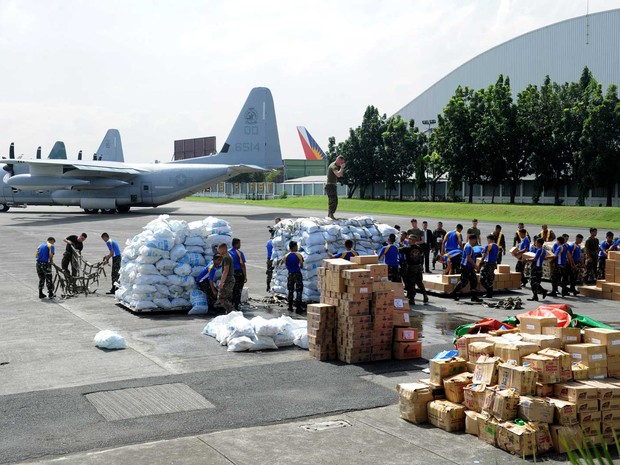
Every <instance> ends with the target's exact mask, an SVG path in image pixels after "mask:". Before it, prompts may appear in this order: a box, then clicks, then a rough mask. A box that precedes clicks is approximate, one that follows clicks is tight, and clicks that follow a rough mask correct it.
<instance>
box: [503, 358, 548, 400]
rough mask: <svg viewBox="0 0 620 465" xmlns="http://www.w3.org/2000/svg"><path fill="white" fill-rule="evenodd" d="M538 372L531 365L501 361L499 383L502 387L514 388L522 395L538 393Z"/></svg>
mask: <svg viewBox="0 0 620 465" xmlns="http://www.w3.org/2000/svg"><path fill="white" fill-rule="evenodd" d="M537 379H538V373H537V372H536V371H535V370H534V369H533V368H531V367H524V366H519V365H513V364H510V363H501V364H500V365H499V369H498V377H497V384H498V386H499V387H500V388H502V389H510V388H512V389H514V390H515V391H517V393H519V394H520V395H530V394H535V393H536V380H537Z"/></svg>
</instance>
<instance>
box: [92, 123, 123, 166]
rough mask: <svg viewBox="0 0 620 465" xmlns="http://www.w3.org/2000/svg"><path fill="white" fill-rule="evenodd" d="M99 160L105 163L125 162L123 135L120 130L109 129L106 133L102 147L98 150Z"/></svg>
mask: <svg viewBox="0 0 620 465" xmlns="http://www.w3.org/2000/svg"><path fill="white" fill-rule="evenodd" d="M97 158H98V159H99V160H103V161H118V162H124V161H125V157H124V156H123V144H122V143H121V134H120V132H118V129H108V132H106V133H105V136H104V137H103V140H102V141H101V145H100V146H99V149H97Z"/></svg>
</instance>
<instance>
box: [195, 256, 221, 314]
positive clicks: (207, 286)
mask: <svg viewBox="0 0 620 465" xmlns="http://www.w3.org/2000/svg"><path fill="white" fill-rule="evenodd" d="M221 263H222V256H221V255H220V254H219V253H216V254H215V255H213V260H211V261H210V262H209V263H208V264H207V266H205V267H204V268H203V270H202V271H201V272H200V274H199V275H198V277H197V278H196V282H197V283H198V287H199V288H200V290H201V291H202V292H204V293H205V294H206V295H207V303H208V305H209V312H214V311H215V302H217V286H216V284H217V272H218V271H219V270H221V268H222V267H221V266H220V264H221Z"/></svg>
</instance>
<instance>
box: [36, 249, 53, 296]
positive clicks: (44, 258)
mask: <svg viewBox="0 0 620 465" xmlns="http://www.w3.org/2000/svg"><path fill="white" fill-rule="evenodd" d="M55 243H56V239H54V238H53V237H48V238H47V242H43V243H42V244H41V245H40V246H39V247H38V248H37V253H36V255H35V256H36V259H37V262H36V267H37V276H38V277H39V299H45V294H43V287H45V286H47V296H48V297H49V298H50V299H52V298H54V297H55V296H54V283H53V282H52V264H53V263H54V253H55V247H54V244H55Z"/></svg>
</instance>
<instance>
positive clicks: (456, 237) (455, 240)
mask: <svg viewBox="0 0 620 465" xmlns="http://www.w3.org/2000/svg"><path fill="white" fill-rule="evenodd" d="M462 230H463V225H462V224H457V225H456V229H454V230H452V231H450V232H449V233H448V234H446V235H445V236H444V238H443V242H442V243H441V254H442V255H443V254H445V253H446V252H451V251H452V250H456V249H462V248H463V241H462V239H461V231H462Z"/></svg>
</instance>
